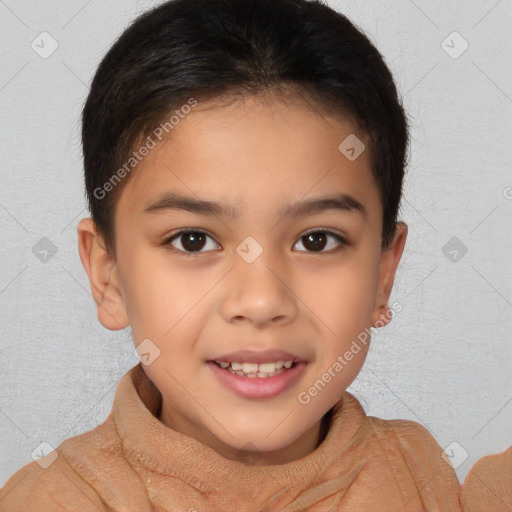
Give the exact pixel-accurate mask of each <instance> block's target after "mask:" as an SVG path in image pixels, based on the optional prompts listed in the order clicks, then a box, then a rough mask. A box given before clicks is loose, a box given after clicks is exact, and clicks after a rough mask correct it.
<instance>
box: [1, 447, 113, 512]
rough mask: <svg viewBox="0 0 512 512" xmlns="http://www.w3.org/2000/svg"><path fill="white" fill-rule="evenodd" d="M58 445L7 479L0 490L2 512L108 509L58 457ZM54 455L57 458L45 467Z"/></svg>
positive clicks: (60, 457) (92, 490)
mask: <svg viewBox="0 0 512 512" xmlns="http://www.w3.org/2000/svg"><path fill="white" fill-rule="evenodd" d="M61 448H62V445H61V446H59V447H58V448H57V449H56V450H55V451H54V452H51V453H49V454H48V455H47V456H46V457H43V458H41V459H38V460H37V461H34V462H31V463H29V464H27V465H26V466H23V467H22V468H21V469H19V470H18V471H17V472H16V473H14V475H12V476H11V477H10V478H9V480H8V481H7V483H6V484H5V486H4V487H3V488H2V489H1V490H0V509H1V510H2V512H14V511H16V512H32V511H36V510H83V511H93V510H94V511H98V510H99V511H106V510H109V509H107V508H106V507H105V506H104V503H103V502H102V500H101V498H100V497H99V495H98V494H97V492H96V491H95V490H94V488H93V487H91V486H90V485H89V484H88V483H87V482H86V480H84V479H83V478H81V477H80V475H79V474H77V473H76V472H75V471H74V470H73V469H72V468H71V466H70V465H69V464H68V463H67V461H66V460H65V459H64V458H63V457H62V454H61V453H60V452H61ZM55 455H57V458H56V459H55V460H54V461H53V462H51V464H50V465H49V466H47V467H45V466H46V463H47V462H48V461H49V460H51V458H52V457H55ZM45 459H47V460H46V461H45ZM40 464H43V466H40Z"/></svg>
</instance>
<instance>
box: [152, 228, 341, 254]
mask: <svg viewBox="0 0 512 512" xmlns="http://www.w3.org/2000/svg"><path fill="white" fill-rule="evenodd" d="M187 233H198V234H202V235H206V236H207V237H209V238H211V239H212V240H213V237H212V236H211V235H210V234H209V233H207V232H206V231H203V230H201V229H194V228H187V229H182V230H180V231H178V232H176V233H174V234H173V235H171V236H170V237H168V238H166V239H165V240H164V241H163V242H162V245H163V246H165V247H166V248H168V249H170V250H171V251H173V252H177V253H180V254H183V255H185V256H192V257H194V256H197V255H199V254H201V253H203V252H210V251H203V250H201V251H183V250H181V249H177V248H176V247H174V246H173V245H172V244H171V242H173V241H174V240H175V239H178V238H179V237H180V236H182V235H186V234H187ZM314 233H324V234H326V235H328V236H332V237H333V238H335V239H336V240H337V241H338V242H339V244H340V245H339V246H338V247H336V248H335V249H330V250H328V251H324V250H322V251H299V252H306V253H310V254H332V253H335V252H338V251H340V250H342V249H343V248H344V247H345V246H347V245H349V244H348V242H347V240H346V239H345V238H344V237H342V236H341V235H339V234H338V233H335V232H334V231H331V230H329V229H323V228H315V229H313V230H310V231H306V232H305V233H304V234H302V235H301V236H300V237H299V238H298V240H297V241H299V240H301V239H302V238H303V237H305V236H308V235H311V234H314ZM215 243H217V242H215ZM296 243H297V242H296ZM218 245H220V244H218ZM294 245H295V244H294Z"/></svg>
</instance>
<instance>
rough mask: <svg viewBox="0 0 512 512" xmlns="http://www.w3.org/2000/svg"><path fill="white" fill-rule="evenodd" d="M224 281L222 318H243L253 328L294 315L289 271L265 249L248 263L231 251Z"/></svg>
mask: <svg viewBox="0 0 512 512" xmlns="http://www.w3.org/2000/svg"><path fill="white" fill-rule="evenodd" d="M228 276H229V279H228V280H226V281H225V283H224V286H225V294H224V300H223V302H222V308H221V311H222V316H223V317H224V319H225V321H226V322H230V323H233V322H238V323H240V322H247V323H251V324H253V325H254V326H255V327H257V328H262V327H265V326H266V325H269V324H287V323H290V322H292V321H293V320H294V319H295V317H296V315H297V299H296V297H295V295H294V294H293V285H292V282H291V272H289V271H287V270H286V269H285V268H284V265H277V264H276V259H275V258H273V257H272V256H271V255H270V254H269V253H268V252H267V251H263V253H262V254H261V255H260V256H259V257H258V258H257V259H256V260H255V261H253V262H252V263H247V262H246V261H244V259H242V258H241V257H239V256H238V255H235V258H234V262H233V268H232V270H231V272H229V274H228Z"/></svg>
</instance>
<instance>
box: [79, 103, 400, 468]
mask: <svg viewBox="0 0 512 512" xmlns="http://www.w3.org/2000/svg"><path fill="white" fill-rule="evenodd" d="M203 106H206V105H203V104H202V103H199V104H198V106H197V107H195V108H194V109H192V112H191V113H190V114H189V115H188V116H187V117H185V118H184V119H182V120H181V121H180V123H179V125H178V126H176V127H175V128H174V130H173V132H172V137H171V138H169V139H167V140H164V141H162V142H160V143H158V145H157V147H156V148H154V149H153V150H151V152H150V153H149V155H147V156H146V157H145V158H144V159H143V160H142V161H141V162H140V163H139V165H138V167H137V168H136V170H135V171H134V172H135V174H134V176H133V177H132V179H131V181H130V182H129V183H128V184H127V185H126V188H125V189H124V190H123V192H122V194H121V197H120V199H119V202H118V204H117V206H116V211H115V219H116V220H115V228H116V250H117V264H116V262H114V261H113V260H112V259H109V258H108V256H107V255H106V253H104V252H103V250H102V249H101V248H100V246H99V245H98V244H97V242H96V241H95V239H94V237H93V236H92V235H91V234H90V235H89V236H90V239H91V240H93V242H92V243H91V244H89V249H86V246H87V244H86V243H85V241H84V240H85V239H86V238H87V235H84V233H86V232H87V231H88V230H89V232H90V233H92V230H91V229H90V226H91V224H90V221H89V224H87V222H88V221H87V220H85V221H82V222H81V225H80V227H79V232H80V233H81V234H80V246H81V247H80V250H81V256H82V260H83V261H84V255H85V254H86V253H87V254H89V255H92V256H90V261H91V267H88V265H87V264H85V265H86V269H87V271H88V273H89V277H90V279H91V285H92V287H93V291H94V292H95V298H96V297H97V301H98V302H102V305H103V306H102V307H99V309H98V311H99V318H100V321H101V322H102V323H103V325H105V326H106V327H107V328H109V329H119V328H122V327H125V326H126V325H128V324H129V325H130V326H131V330H132V333H133V338H134V341H135V344H136V345H139V344H140V343H141V342H142V341H143V340H146V339H149V340H151V342H152V344H154V345H152V344H149V345H147V347H149V352H150V353H151V354H152V355H151V357H154V356H155V352H153V351H156V349H155V348H154V346H156V347H158V349H159V351H160V354H159V356H158V357H156V358H155V359H154V361H153V362H152V363H151V364H150V365H148V366H144V369H145V371H146V373H147V375H148V376H149V378H150V379H151V380H152V381H153V383H154V384H155V385H156V386H157V388H158V389H159V390H160V392H161V393H162V396H163V406H162V412H161V415H160V419H161V421H162V422H163V423H164V424H166V425H168V426H169V427H171V428H173V429H175V430H177V431H180V432H182V433H184V434H186V435H188V436H190V437H194V438H196V439H197V440H199V441H201V442H203V443H204V444H207V445H209V446H210V447H212V448H213V449H215V450H217V451H218V452H219V453H221V454H222V455H224V456H226V457H228V458H233V459H235V458H237V457H238V458H240V457H241V456H242V453H243V452H242V451H241V450H246V449H248V450H250V451H258V452H259V455H258V456H257V458H258V459H259V460H258V463H259V464H273V463H283V462H288V461H290V460H294V459H297V458H300V457H302V456H304V455H306V454H307V453H309V452H311V451H312V450H313V449H314V448H315V447H316V446H317V444H318V440H319V429H320V420H321V418H322V416H323V415H324V414H325V413H326V412H327V411H328V410H329V409H330V408H331V407H332V406H333V405H334V404H335V403H336V402H337V401H338V400H339V399H340V397H341V395H342V393H343V392H344V390H345V389H346V388H347V387H348V386H349V384H350V383H351V382H352V380H353V379H354V378H355V376H356V375H357V374H358V372H359V370H360V368H361V366H362V365H363V362H364V359H365V357H366V352H367V346H365V345H364V344H361V343H360V344H359V345H360V346H361V350H360V351H359V352H358V353H357V354H355V355H353V358H352V359H351V360H350V361H349V362H347V361H346V362H345V364H344V366H343V369H342V370H341V371H339V372H337V373H335V376H334V377H331V379H330V382H328V383H326V384H325V386H324V387H323V388H320V389H321V391H319V392H318V393H317V394H316V396H311V395H310V400H309V401H308V403H305V402H306V401H307V400H306V399H305V398H304V396H305V392H306V393H307V392H308V389H309V388H310V387H311V386H313V385H314V384H315V382H317V381H318V380H319V379H321V378H322V375H323V374H324V373H325V372H328V371H329V368H331V372H332V368H333V365H334V363H335V362H336V361H337V360H338V359H337V358H338V356H343V354H344V353H345V352H346V351H347V350H348V349H349V348H350V346H351V344H352V343H353V341H354V340H357V336H358V334H360V333H361V332H363V331H364V330H365V329H368V328H370V327H371V326H372V325H374V323H375V322H376V321H377V320H379V318H381V317H382V318H383V317H384V315H385V313H386V309H385V306H386V301H387V298H388V296H389V293H390V291H391V287H392V284H393V278H394V273H395V269H396V266H397V265H398V262H399V259H400V256H401V253H402V250H403V245H404V243H405V236H406V229H405V231H404V230H403V228H404V227H405V228H406V226H404V225H402V226H401V230H399V236H398V237H397V238H396V239H395V241H396V243H395V244H394V245H393V246H392V248H391V249H390V250H388V251H386V252H384V253H382V254H381V250H380V244H381V228H382V206H381V202H380V200H379V194H378V189H377V186H376V185H375V183H374V180H373V178H372V175H371V171H370V167H369V154H368V151H364V152H363V153H362V154H361V155H360V156H359V157H358V158H357V159H355V160H354V161H350V160H349V159H347V157H346V156H344V154H342V152H341V151H340V150H339V149H338V146H339V145H340V143H341V142H342V141H343V140H344V139H345V138H346V137H347V136H348V135H350V134H353V133H355V134H356V135H357V136H358V137H359V138H360V139H361V140H364V136H363V134H361V133H358V132H357V131H356V129H355V127H354V126H353V125H351V124H350V123H349V122H348V121H345V122H342V121H340V120H336V119H334V118H330V117H322V116H321V115H320V114H315V113H314V112H313V111H311V110H307V109H306V108H304V107H301V106H299V105H298V104H291V103H283V102H280V101H273V102H272V103H262V102H260V101H258V100H257V99H256V98H246V99H245V102H244V103H238V102H237V103H234V104H232V105H230V106H221V107H219V106H217V107H216V108H214V109H211V110H206V109H204V108H203ZM208 106H211V104H210V105H208ZM171 193H173V194H179V195H180V196H186V197H187V198H189V199H190V200H191V201H199V200H202V201H211V202H213V203H218V204H219V205H220V206H222V207H224V208H226V209H229V210H237V212H238V216H236V217H230V216H227V215H224V214H222V213H216V214H211V213H207V212H206V211H205V212H204V213H199V212H191V211H187V210H185V209H181V208H159V209H153V210H149V211H148V208H149V207H150V206H151V205H154V204H155V203H157V202H158V201H162V200H163V199H164V198H165V197H166V195H168V194H171ZM342 194H345V195H346V196H350V197H352V198H353V199H355V200H356V201H358V202H359V203H360V204H361V205H362V207H363V208H364V211H365V213H362V212H361V211H360V210H358V209H355V208H354V209H350V210H348V209H347V210H343V209H339V208H330V209H324V210H322V209H315V211H312V210H311V211H309V212H306V213H303V214H301V215H294V214H293V213H288V214H286V215H283V214H282V213H280V212H281V210H282V209H283V208H284V209H286V208H287V207H288V206H289V205H294V204H296V203H302V202H305V201H311V200H319V199H322V198H327V197H334V196H341V195H342ZM185 228H188V229H191V228H193V229H194V231H199V232H201V233H205V234H204V235H203V237H201V236H200V234H198V233H196V234H195V235H193V236H190V235H189V236H186V235H183V236H181V237H180V236H177V237H176V238H174V240H173V241H171V242H168V243H167V244H165V243H164V242H165V241H166V240H168V239H169V238H170V237H171V236H172V235H174V234H176V233H178V231H179V230H182V229H185ZM325 231H332V232H334V233H335V234H339V235H340V236H342V237H343V238H345V239H346V241H347V245H342V244H341V243H340V242H339V241H338V240H337V239H336V237H335V236H333V235H330V234H327V233H325ZM310 232H317V234H316V235H313V236H312V237H309V238H308V237H307V236H305V235H307V234H309V233H310ZM318 232H320V233H318ZM322 235H323V236H322ZM248 237H249V240H247V238H248ZM194 248H196V249H197V250H198V251H199V252H193V253H192V254H191V253H190V251H193V250H194ZM186 249H188V251H189V253H188V254H187V253H186V252H185V251H186ZM315 249H316V250H315ZM259 251H261V254H259ZM190 254H191V255H190ZM258 254H259V255H258ZM254 258H255V259H254ZM253 259H254V261H253ZM91 268H92V269H93V270H91ZM94 269H96V272H95V270H94ZM145 343H148V342H145ZM151 347H153V348H151ZM270 349H279V350H282V351H286V352H288V353H289V354H291V355H292V356H291V357H296V358H297V359H300V360H302V361H305V362H303V363H302V364H299V365H297V366H296V367H292V368H291V369H290V370H287V369H285V372H283V374H282V375H276V376H274V377H268V379H269V380H267V381H265V380H264V378H262V377H246V376H238V375H233V374H231V373H229V371H228V370H227V369H226V370H223V369H221V368H220V367H212V364H214V363H211V361H212V360H217V361H222V360H223V356H226V359H229V358H227V355H228V354H231V353H233V352H236V351H239V350H247V351H253V352H255V353H257V352H262V351H266V350H270ZM279 359H281V360H282V359H287V357H284V358H282V357H271V358H270V359H269V360H270V361H277V360H279ZM234 360H235V361H238V362H241V363H243V362H245V361H246V360H247V358H244V357H235V358H234ZM287 372H290V374H289V375H288V374H287ZM292 376H294V378H291V377H292ZM223 377H224V378H223ZM234 381H237V382H234ZM271 381H275V382H278V381H281V385H282V386H283V387H284V388H283V389H281V388H278V386H277V385H274V384H272V383H271ZM229 383H231V384H229ZM237 383H238V384H240V389H238V390H235V389H234V388H233V387H231V386H232V385H236V384H237ZM244 386H246V387H247V390H246V391H244V390H243V389H242V388H244ZM265 386H267V389H266V388H265ZM258 390H259V391H258ZM258 393H259V394H258Z"/></svg>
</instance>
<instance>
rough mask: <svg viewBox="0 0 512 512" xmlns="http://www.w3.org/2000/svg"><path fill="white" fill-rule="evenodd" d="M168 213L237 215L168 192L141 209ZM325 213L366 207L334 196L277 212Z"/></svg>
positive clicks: (224, 207) (281, 214)
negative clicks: (174, 211)
mask: <svg viewBox="0 0 512 512" xmlns="http://www.w3.org/2000/svg"><path fill="white" fill-rule="evenodd" d="M167 210H185V211H188V212H192V213H196V214H199V215H215V216H222V217H229V218H231V219H236V218H238V217H239V216H240V212H239V211H238V210H237V209H236V208H235V207H233V206H230V205H224V204H222V203H216V202H214V201H208V200H205V199H196V198H194V197H190V196H185V195H182V194H178V193H168V194H165V195H164V196H163V197H161V198H160V199H158V200H157V201H156V202H154V203H152V204H150V205H149V206H148V207H147V208H145V209H144V212H145V213H160V212H163V211H167ZM327 210H338V211H343V212H348V213H359V214H361V215H362V216H363V217H366V216H367V211H366V209H365V207H364V206H363V205H362V204H361V203H360V202H359V201H358V200H357V199H355V198H354V197H352V196H350V195H348V194H336V195H332V196H327V197H320V198H315V199H308V200H303V201H298V202H296V203H294V204H291V205H287V206H285V207H283V208H281V209H280V210H279V211H278V216H279V217H284V216H286V215H292V216H295V217H299V216H305V215H312V214H314V213H320V212H323V211H327Z"/></svg>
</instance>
